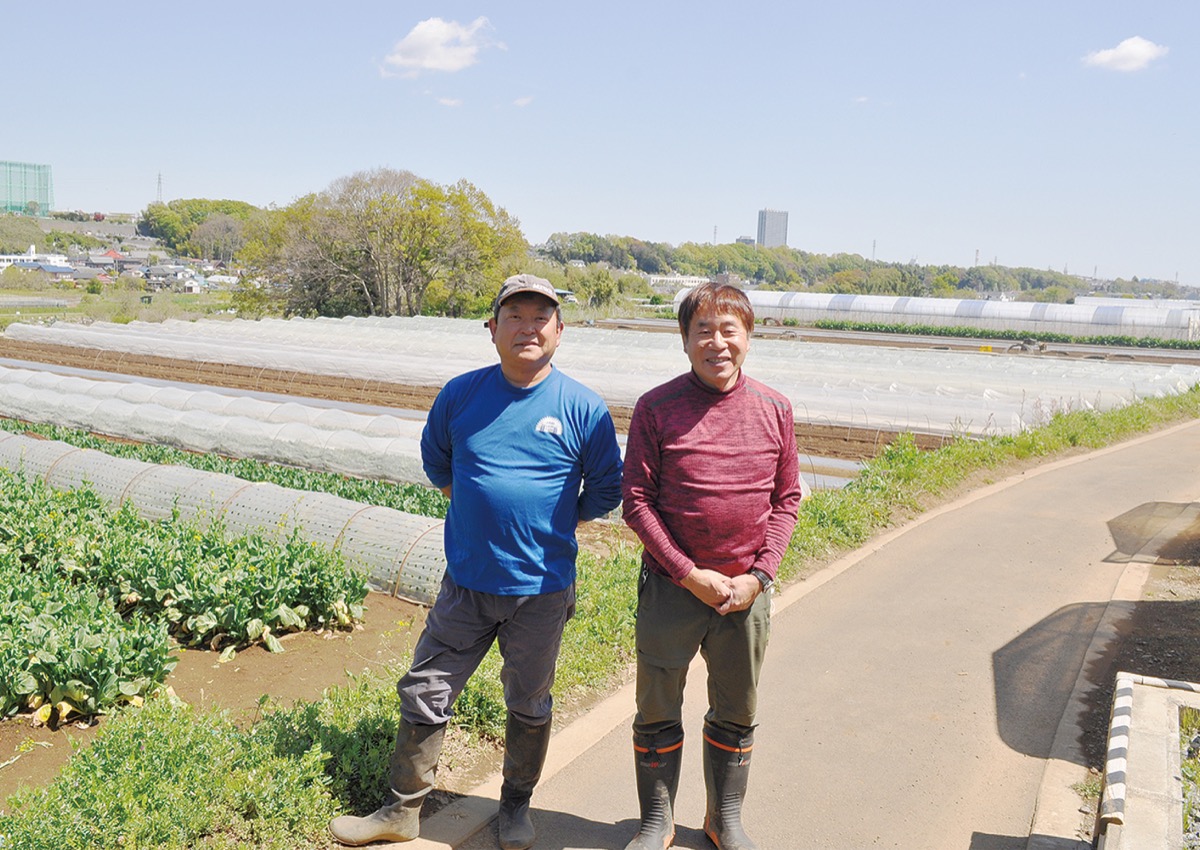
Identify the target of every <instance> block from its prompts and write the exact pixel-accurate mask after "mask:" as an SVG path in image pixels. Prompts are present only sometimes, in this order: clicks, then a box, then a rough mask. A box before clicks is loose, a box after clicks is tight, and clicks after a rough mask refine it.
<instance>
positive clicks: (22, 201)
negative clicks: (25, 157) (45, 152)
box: [0, 160, 54, 216]
mask: <svg viewBox="0 0 1200 850" xmlns="http://www.w3.org/2000/svg"><path fill="white" fill-rule="evenodd" d="M52 209H54V182H53V180H52V179H51V177H50V166H48V165H34V164H33V163H32V162H5V161H3V160H0V212H9V213H23V214H25V215H41V216H46V215H50V211H51V210H52Z"/></svg>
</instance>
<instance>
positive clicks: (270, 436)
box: [0, 367, 428, 484]
mask: <svg viewBox="0 0 1200 850" xmlns="http://www.w3.org/2000/svg"><path fill="white" fill-rule="evenodd" d="M0 415H3V416H8V417H11V418H13V419H21V420H23V421H26V422H41V423H46V424H51V425H61V426H64V427H68V428H77V429H81V430H86V431H94V432H97V433H100V434H107V435H109V436H113V437H122V438H125V439H130V440H137V441H139V442H147V443H158V444H161V445H168V446H175V447H176V448H181V449H188V450H190V451H197V452H216V453H218V454H224V455H229V456H231V457H248V458H254V459H256V460H266V461H272V462H275V463H285V464H290V465H292V466H301V467H304V468H306V469H317V470H321V471H323V472H337V473H341V474H343V475H351V476H354V477H357V478H380V479H384V480H387V481H400V482H408V483H416V484H425V483H428V482H427V481H426V478H425V473H424V471H423V469H422V467H421V461H420V439H421V427H422V423H421V422H419V421H413V420H409V419H401V418H398V417H395V416H388V415H376V416H371V415H365V414H359V413H350V412H347V411H344V410H338V409H336V408H323V407H315V406H309V405H304V404H300V403H297V402H269V401H263V400H260V399H255V398H250V397H247V396H241V395H234V394H231V393H223V392H218V391H209V390H200V389H193V388H185V387H171V386H149V385H146V384H143V383H139V382H137V381H136V380H134V379H129V380H123V381H119V380H111V381H108V380H105V381H100V380H89V379H86V378H80V377H72V376H65V375H59V374H54V373H52V372H42V371H33V370H26V369H7V368H3V367H0Z"/></svg>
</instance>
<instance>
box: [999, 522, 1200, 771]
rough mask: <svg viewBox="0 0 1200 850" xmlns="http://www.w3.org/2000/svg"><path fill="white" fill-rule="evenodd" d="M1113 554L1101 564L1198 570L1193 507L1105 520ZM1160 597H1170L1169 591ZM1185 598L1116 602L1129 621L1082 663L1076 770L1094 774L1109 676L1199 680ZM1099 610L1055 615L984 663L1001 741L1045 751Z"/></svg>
mask: <svg viewBox="0 0 1200 850" xmlns="http://www.w3.org/2000/svg"><path fill="white" fill-rule="evenodd" d="M1108 527H1109V531H1110V533H1111V534H1112V537H1113V543H1114V544H1115V546H1116V549H1115V551H1114V552H1113V553H1112V554H1110V555H1109V556H1108V557H1107V558H1106V559H1105V560H1106V561H1109V562H1113V563H1129V562H1130V561H1134V560H1137V561H1141V562H1143V563H1153V564H1157V565H1159V567H1160V569H1165V568H1167V567H1170V566H1175V567H1181V566H1182V567H1184V568H1185V569H1186V568H1187V567H1190V566H1195V565H1197V564H1200V504H1198V503H1195V502H1190V503H1188V502H1185V503H1179V502H1147V503H1145V504H1143V505H1139V506H1138V507H1136V508H1134V509H1133V510H1130V511H1127V512H1125V513H1124V514H1121V515H1120V516H1118V517H1116V518H1114V519H1112V520H1109V522H1108ZM1167 592H1170V588H1169V587H1168V589H1167ZM1195 595H1196V593H1195V592H1194V590H1188V591H1187V593H1186V598H1183V599H1180V600H1179V601H1170V600H1159V599H1153V600H1143V601H1139V602H1136V603H1124V604H1125V607H1126V608H1127V609H1128V612H1129V614H1128V616H1127V617H1126V618H1125V619H1124V620H1123V621H1121V622H1120V623H1118V624H1116V625H1117V636H1116V637H1115V638H1114V639H1113V640H1111V641H1110V642H1109V645H1108V646H1107V647H1104V649H1103V651H1102V652H1101V653H1100V655H1098V656H1097V657H1096V658H1094V659H1092V660H1091V661H1090V662H1088V663H1087V666H1086V668H1085V669H1084V671H1083V673H1084V678H1085V680H1086V682H1087V684H1088V685H1089V689H1088V693H1087V694H1086V697H1085V707H1084V711H1083V715H1082V717H1081V718H1080V732H1079V737H1078V738H1077V743H1078V744H1079V751H1080V753H1081V754H1082V760H1083V762H1084V766H1086V767H1094V768H1100V767H1101V766H1102V765H1103V762H1104V753H1105V748H1106V744H1107V737H1108V718H1109V712H1110V708H1111V706H1112V695H1113V684H1114V680H1115V678H1116V675H1117V673H1118V672H1122V671H1124V672H1129V673H1140V674H1142V675H1144V676H1155V677H1158V678H1163V679H1180V680H1183V681H1187V682H1195V681H1200V600H1197V599H1194V598H1191V597H1192V596H1195ZM1107 607H1108V603H1098V602H1084V603H1079V604H1076V605H1068V606H1066V607H1064V608H1061V609H1059V610H1058V611H1056V612H1054V614H1052V615H1050V616H1049V617H1047V618H1046V619H1044V620H1042V621H1041V622H1039V623H1038V624H1037V625H1035V626H1034V627H1033V628H1031V629H1029V630H1027V631H1025V632H1023V633H1022V634H1021V635H1020V636H1018V637H1017V638H1016V639H1015V640H1013V641H1010V642H1009V643H1008V644H1006V645H1005V646H1003V647H1001V648H1000V650H998V651H997V652H995V653H994V654H993V656H992V667H993V674H994V677H995V687H996V717H997V723H998V725H999V727H1000V729H999V731H1000V737H1001V739H1002V740H1003V741H1004V742H1005V743H1006V744H1008V746H1010V747H1012V748H1013V749H1014V750H1016V751H1018V752H1021V753H1025V754H1027V755H1030V756H1034V757H1036V758H1046V757H1048V755H1049V752H1050V746H1051V742H1052V741H1053V737H1054V733H1055V730H1056V729H1057V726H1058V718H1061V717H1062V713H1063V711H1064V709H1065V708H1066V704H1067V700H1068V698H1069V696H1070V693H1071V690H1072V688H1073V687H1074V684H1075V678H1076V672H1077V671H1078V670H1079V668H1080V665H1081V664H1082V663H1083V660H1084V657H1085V653H1086V651H1087V646H1088V643H1089V642H1090V641H1091V638H1092V635H1093V634H1094V633H1095V629H1096V625H1097V623H1098V622H1099V620H1100V617H1101V616H1102V615H1103V613H1104V611H1105V609H1106V608H1107Z"/></svg>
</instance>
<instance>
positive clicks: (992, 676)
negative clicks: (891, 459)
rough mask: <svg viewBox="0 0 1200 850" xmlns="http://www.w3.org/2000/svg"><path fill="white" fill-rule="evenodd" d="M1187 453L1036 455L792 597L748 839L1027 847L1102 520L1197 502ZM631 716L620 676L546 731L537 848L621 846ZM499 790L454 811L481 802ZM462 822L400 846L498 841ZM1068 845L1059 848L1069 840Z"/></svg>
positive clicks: (782, 844) (685, 835)
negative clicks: (611, 690)
mask: <svg viewBox="0 0 1200 850" xmlns="http://www.w3.org/2000/svg"><path fill="white" fill-rule="evenodd" d="M1198 458H1200V423H1192V424H1189V425H1186V426H1181V427H1177V428H1174V429H1172V430H1170V431H1167V432H1163V433H1162V434H1159V435H1155V436H1152V437H1147V438H1142V439H1140V440H1136V441H1133V442H1131V443H1127V444H1124V445H1122V446H1118V447H1115V448H1113V449H1108V450H1105V451H1102V452H1098V453H1093V454H1090V455H1086V456H1081V457H1078V458H1074V459H1070V460H1068V461H1063V462H1058V463H1055V464H1050V465H1046V466H1043V467H1039V468H1037V469H1035V470H1032V471H1030V472H1028V473H1026V474H1023V475H1021V476H1017V477H1016V478H1015V479H1011V480H1008V481H1005V482H1000V483H998V484H996V485H993V486H991V487H988V488H986V489H984V490H981V491H976V492H975V493H972V494H971V495H970V496H968V497H967V498H966V499H964V500H962V501H960V502H957V503H955V504H952V505H949V506H947V507H945V508H943V509H939V510H938V511H935V512H931V513H929V514H926V515H925V516H923V517H921V518H920V519H919V520H918V521H916V522H915V523H913V524H911V525H909V526H907V527H905V528H903V529H900V530H897V531H895V532H892V533H890V534H889V535H887V536H886V537H884V538H881V539H879V540H877V541H875V542H874V543H872V544H871V546H869V547H867V548H865V549H863V550H860V551H858V552H856V553H854V554H853V555H851V556H849V557H848V558H845V559H843V560H842V561H839V562H838V563H837V564H835V565H833V566H832V567H831V568H829V569H827V570H825V571H824V572H822V573H820V574H818V575H817V576H815V577H814V578H812V579H809V580H808V581H807V582H802V583H800V584H798V585H793V586H791V587H789V588H787V589H785V591H784V594H783V596H781V597H780V598H779V599H778V605H777V611H776V616H775V619H774V621H773V631H772V638H771V647H770V650H769V652H768V659H767V664H766V668H765V670H764V673H763V682H762V687H761V692H760V703H761V704H760V717H759V721H760V727H759V730H758V735H757V740H756V742H755V749H754V762H753V769H752V776H751V790H750V795H749V798H748V800H747V803H746V808H745V819H746V823H747V824H748V825H749V827H750V828H751V830H752V835H753V836H754V837H755V838H756V839H757V840H758V842H759V844H760V846H761V847H762V848H764V850H768V848H775V850H809V848H831V849H832V848H836V849H837V850H847V848H851V850H852V848H874V847H899V848H912V849H913V850H941V848H946V850H951V848H953V850H964V848H968V850H1024V848H1025V847H1026V844H1027V841H1028V840H1029V836H1030V825H1031V822H1032V820H1033V815H1034V810H1035V808H1036V806H1037V805H1038V798H1039V791H1040V790H1041V791H1043V792H1044V789H1042V788H1041V786H1042V779H1043V772H1044V768H1045V766H1046V763H1047V757H1048V755H1049V753H1050V749H1051V744H1052V742H1053V741H1054V737H1055V731H1056V728H1057V727H1058V724H1059V721H1060V719H1061V718H1062V717H1063V715H1064V709H1065V707H1066V706H1067V703H1068V700H1069V698H1070V695H1071V692H1072V688H1073V686H1074V685H1075V681H1076V677H1077V676H1078V675H1079V674H1080V670H1081V669H1082V668H1083V666H1084V658H1085V654H1086V653H1087V650H1088V646H1089V644H1090V642H1091V640H1092V637H1093V633H1094V632H1095V630H1096V625H1097V623H1098V622H1099V621H1100V617H1101V615H1102V613H1103V611H1104V610H1105V607H1106V606H1107V604H1108V601H1109V600H1110V598H1111V597H1112V594H1113V591H1114V588H1115V587H1116V586H1117V582H1118V580H1119V579H1120V578H1121V575H1122V572H1123V570H1124V569H1125V564H1124V563H1123V561H1125V560H1127V558H1124V557H1121V556H1119V555H1117V554H1116V553H1115V551H1114V550H1115V548H1116V546H1115V544H1114V539H1113V536H1112V534H1111V533H1110V528H1109V525H1108V523H1109V522H1110V521H1112V520H1115V519H1117V518H1118V517H1121V516H1122V515H1123V514H1127V513H1128V512H1129V511H1131V510H1133V509H1135V508H1139V507H1141V506H1145V505H1147V504H1151V503H1155V502H1193V501H1197V500H1200V499H1198V497H1200V492H1198V491H1200V476H1198V475H1197V472H1200V469H1198V468H1197V467H1198V461H1197V459H1198ZM689 688H690V691H689V694H688V697H687V704H686V706H685V718H686V728H687V732H688V735H689V738H688V739H687V742H686V743H685V758H684V766H683V780H682V783H681V788H680V792H679V798H678V801H677V818H678V822H679V829H678V835H677V839H676V846H677V847H683V848H697V849H698V848H709V847H711V845H710V844H709V843H708V840H707V839H706V838H705V837H704V835H703V833H702V832H701V830H700V827H701V823H702V818H703V796H704V792H703V779H702V773H701V766H700V761H699V751H700V747H699V746H698V742H699V731H700V724H701V715H702V713H703V708H704V695H703V690H702V689H703V670H702V668H693V675H692V677H691V681H690V683H689ZM632 712H633V698H632V692H631V691H630V690H629V689H628V688H626V689H625V690H623V691H621V692H619V693H617V694H615V695H614V696H613V697H611V698H609V700H607V701H606V702H605V703H604V704H602V705H601V706H600V707H599V708H598V709H597V710H595V711H593V712H591V713H590V714H589V715H588V716H587V717H585V718H583V719H581V720H580V721H577V722H576V723H575V724H573V725H572V726H570V727H567V728H566V729H564V730H562V731H561V732H560V733H558V734H557V735H556V737H555V738H554V740H553V741H552V742H551V756H550V762H549V763H548V765H547V776H546V777H545V778H544V779H543V782H542V784H541V786H539V788H538V790H537V792H536V793H535V795H534V806H535V814H534V817H535V822H536V824H537V826H538V829H539V840H538V842H537V845H536V846H537V847H538V848H546V850H554V848H623V847H624V846H625V842H626V841H628V839H629V838H630V837H631V835H632V834H633V833H634V832H635V831H636V817H637V802H636V796H635V793H634V789H633V757H632V752H631V745H630V733H629V721H630V719H631V717H632ZM497 787H498V779H497V778H493V781H492V784H491V786H490V787H481V789H478V792H477V795H476V796H475V797H474V798H472V799H470V800H468V801H467V803H466V804H465V806H464V807H463V808H464V809H468V810H469V809H471V808H472V807H473V808H474V810H475V811H476V812H483V813H490V812H494V810H495V803H494V800H495V796H494V795H495V793H496V788H497ZM470 822H471V817H470V815H465V814H464V812H463V811H462V810H458V811H451V810H447V811H446V813H445V815H444V816H443V815H439V817H438V818H435V819H432V820H431V822H430V823H429V824H428V827H429V828H428V829H426V830H425V831H424V832H423V838H422V839H420V840H418V842H413V843H412V844H408V845H406V846H408V847H422V846H424V847H446V846H455V847H458V848H460V849H461V850H479V848H492V847H495V846H496V844H495V834H494V829H495V827H494V825H488V826H485V827H484V828H483V829H482V830H480V831H479V832H478V833H477V834H476V835H474V836H473V837H471V838H468V839H466V840H463V839H460V838H453V837H452V833H453V832H454V831H455V830H459V831H462V830H469V824H470ZM1069 837H1070V836H1069V832H1068V834H1067V835H1066V836H1063V837H1061V838H1059V839H1058V841H1054V842H1052V844H1053V846H1056V847H1058V846H1062V847H1074V846H1075V844H1074V843H1073V842H1071V841H1070V840H1069ZM1052 838H1054V837H1053V836H1052ZM397 846H400V845H397Z"/></svg>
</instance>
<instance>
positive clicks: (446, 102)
mask: <svg viewBox="0 0 1200 850" xmlns="http://www.w3.org/2000/svg"><path fill="white" fill-rule="evenodd" d="M438 103H440V104H441V105H442V106H462V100H461V99H459V98H457V97H439V98H438Z"/></svg>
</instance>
